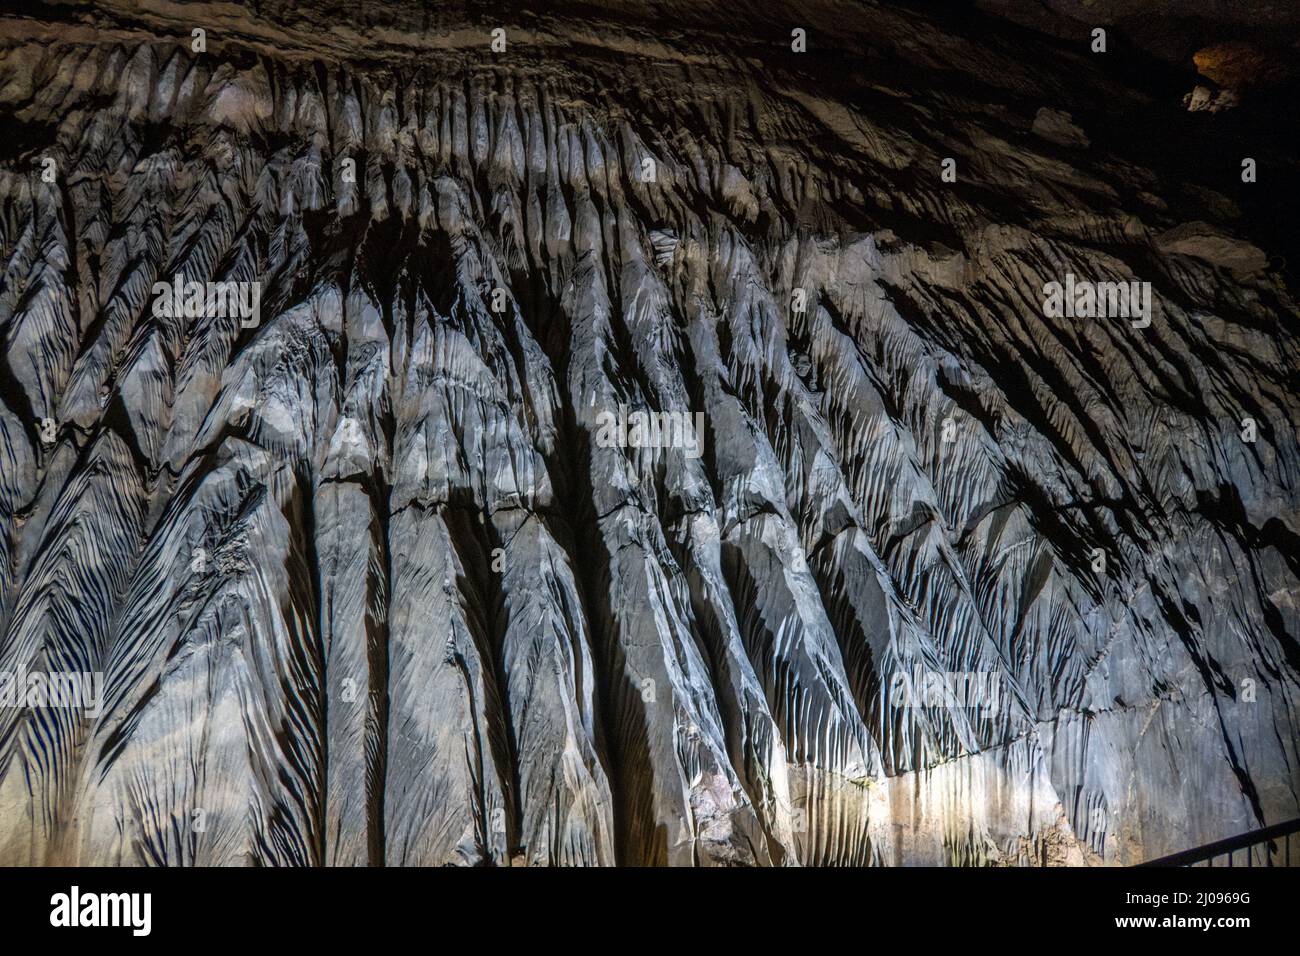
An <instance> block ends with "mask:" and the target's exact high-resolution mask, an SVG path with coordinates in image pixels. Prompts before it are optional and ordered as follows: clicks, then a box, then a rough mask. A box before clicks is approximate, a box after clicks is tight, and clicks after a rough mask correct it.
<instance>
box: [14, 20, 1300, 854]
mask: <svg viewBox="0 0 1300 956" xmlns="http://www.w3.org/2000/svg"><path fill="white" fill-rule="evenodd" d="M354 6H355V8H356V9H352V8H353V7H354ZM633 9H634V7H633V6H632V5H628V6H627V8H626V9H622V10H611V11H607V12H606V13H605V14H599V13H597V12H595V11H594V9H593V12H592V13H591V17H594V18H597V19H589V20H583V19H581V18H579V17H578V16H577V15H572V14H571V15H568V16H564V15H561V14H558V13H557V14H554V15H553V16H551V17H550V18H548V17H546V16H541V15H536V16H532V17H521V18H519V19H518V20H506V21H504V22H501V23H497V22H494V21H492V20H491V14H490V13H483V14H479V13H476V12H474V11H473V10H468V11H466V10H459V11H456V12H455V13H454V14H453V13H447V12H445V11H442V12H432V11H430V10H428V9H424V8H421V7H419V6H418V5H414V4H405V5H403V4H397V5H394V6H385V7H382V8H379V7H376V6H375V5H372V4H369V3H363V4H356V5H351V4H349V5H343V4H333V3H326V2H319V3H311V4H307V5H305V6H304V7H302V8H288V7H285V8H279V7H278V6H276V5H262V6H260V7H258V8H257V9H256V10H254V11H244V12H242V13H241V12H239V10H238V8H235V7H233V6H232V5H228V4H224V5H206V4H164V3H161V2H157V3H155V2H153V0H149V2H144V3H139V4H127V3H104V4H100V5H99V6H98V8H97V9H95V10H93V11H92V10H88V9H82V8H78V9H77V10H76V11H75V12H74V11H71V10H69V9H67V8H59V7H52V8H50V9H49V10H48V11H44V12H38V13H36V14H33V15H32V16H30V17H26V18H20V17H18V16H16V15H15V16H10V17H8V18H7V19H4V20H3V21H0V24H2V25H3V26H2V27H0V36H3V38H4V39H3V45H2V46H0V113H2V114H3V115H4V116H5V117H6V118H5V125H4V130H5V139H4V143H3V145H0V156H2V157H3V166H2V168H0V248H2V249H3V267H4V276H3V283H4V284H3V293H2V295H0V335H3V340H4V344H3V355H2V356H0V672H3V671H9V672H17V671H20V670H26V671H28V672H36V671H49V672H54V671H60V672H77V673H81V672H99V673H102V674H103V680H104V685H103V701H102V708H100V709H101V710H102V712H100V713H98V714H91V713H87V712H85V711H84V710H82V711H78V710H75V709H66V708H65V709H58V708H39V707H27V708H24V707H6V708H0V863H6V864H15V863H77V864H118V863H122V864H161V863H168V864H276V865H279V864H339V865H357V864H388V865H409V864H444V863H455V864H483V863H486V864H499V865H508V864H511V863H515V864H519V863H528V864H614V863H627V864H641V863H653V864H702V865H703V864H765V865H766V864H794V863H802V864H866V863H874V864H902V863H927V862H928V863H963V864H965V863H975V864H1012V865H1014V864H1032V865H1038V864H1042V863H1108V864H1109V863H1131V862H1136V861H1139V860H1142V859H1145V858H1149V857H1152V856H1156V855H1159V854H1161V853H1166V852H1173V851H1175V850H1179V849H1182V848H1184V847H1187V846H1191V845H1195V844H1199V843H1204V842H1208V841H1210V840H1213V839H1217V838H1220V837H1223V836H1226V835H1230V834H1233V833H1236V832H1240V831H1244V830H1248V829H1251V828H1253V827H1255V826H1258V825H1261V823H1264V822H1268V823H1272V822H1276V821H1278V820H1281V819H1285V818H1289V817H1294V816H1296V815H1297V812H1298V811H1297V783H1298V781H1300V772H1298V771H1297V759H1298V757H1300V755H1298V754H1297V743H1296V740H1297V693H1298V691H1300V686H1298V685H1297V674H1298V672H1300V646H1298V645H1297V634H1300V617H1298V616H1297V574H1300V546H1298V542H1297V533H1298V532H1300V524H1298V522H1297V511H1296V501H1297V498H1296V488H1297V480H1298V477H1300V475H1298V472H1297V469H1298V468H1300V461H1298V459H1297V451H1296V449H1297V435H1296V427H1295V421H1296V413H1297V405H1298V404H1300V403H1298V402H1297V399H1296V384H1297V359H1296V355H1297V351H1296V333H1297V329H1298V328H1300V321H1298V320H1300V313H1298V312H1297V309H1296V305H1295V302H1294V301H1293V299H1292V297H1291V295H1290V294H1289V293H1288V291H1287V288H1286V285H1285V281H1284V276H1283V275H1282V274H1280V273H1279V272H1278V271H1276V269H1275V268H1274V267H1273V266H1276V264H1277V262H1276V260H1273V262H1272V264H1271V265H1266V263H1269V259H1268V256H1269V255H1271V254H1272V253H1274V252H1275V251H1276V250H1271V249H1264V250H1262V251H1261V250H1259V249H1256V248H1254V246H1252V245H1250V244H1249V243H1248V242H1247V239H1248V238H1249V237H1248V236H1247V237H1246V238H1242V237H1240V231H1239V230H1240V227H1241V223H1240V221H1237V220H1234V219H1233V216H1232V211H1231V209H1232V206H1233V203H1234V202H1238V203H1239V202H1243V201H1244V200H1242V199H1241V198H1240V197H1232V196H1220V195H1216V194H1214V193H1212V192H1210V191H1209V190H1206V189H1203V188H1199V187H1197V188H1194V187H1191V186H1186V185H1184V184H1183V183H1181V182H1180V181H1179V180H1178V178H1177V177H1176V176H1173V177H1171V176H1170V175H1168V174H1162V172H1161V170H1160V169H1158V168H1155V167H1153V166H1148V165H1145V164H1144V163H1143V162H1142V161H1140V160H1139V159H1137V158H1134V157H1135V156H1137V155H1138V154H1139V153H1141V149H1140V148H1138V147H1135V149H1134V154H1133V156H1126V155H1125V154H1124V153H1123V151H1122V150H1120V149H1119V148H1118V147H1116V146H1115V144H1114V143H1107V144H1106V145H1104V146H1103V145H1096V140H1097V138H1098V136H1102V135H1104V133H1103V132H1102V131H1100V130H1098V129H1096V128H1088V129H1076V127H1074V125H1073V124H1074V123H1079V122H1082V120H1081V119H1080V117H1083V116H1091V115H1096V114H1095V111H1097V110H1100V109H1102V108H1103V107H1104V106H1105V104H1111V105H1112V106H1113V108H1114V109H1115V110H1116V111H1117V112H1119V113H1122V112H1124V110H1126V109H1138V108H1146V105H1147V104H1148V101H1147V100H1146V99H1144V94H1142V93H1140V92H1135V91H1134V90H1132V89H1130V88H1129V87H1128V86H1127V85H1125V84H1123V83H1121V82H1119V81H1117V80H1115V79H1113V78H1111V77H1110V76H1109V75H1108V73H1107V70H1106V68H1105V66H1104V63H1103V62H1102V61H1100V60H1099V59H1097V58H1095V57H1093V56H1091V55H1090V54H1089V52H1088V50H1087V47H1086V45H1083V44H1075V45H1073V46H1071V45H1070V44H1068V43H1065V42H1064V41H1062V42H1061V43H1055V42H1049V41H1046V40H1044V41H1042V44H1041V45H1040V46H1034V45H1031V44H1028V43H1026V42H1025V37H1026V36H1027V34H1024V33H1020V32H1015V31H1013V30H1012V28H1007V27H999V26H997V25H996V24H995V23H992V22H991V21H990V22H987V23H986V22H984V21H967V20H964V19H963V20H956V21H951V22H950V21H945V20H942V19H935V18H934V17H932V16H931V15H930V14H927V13H925V12H921V11H918V10H915V9H910V8H900V7H894V6H888V7H876V6H874V5H871V4H861V5H858V4H853V5H850V4H841V3H825V4H815V5H813V7H811V8H810V9H809V10H808V11H806V12H805V13H801V16H800V18H798V19H797V22H789V21H790V18H791V16H793V15H792V14H788V13H787V14H781V13H779V12H775V13H774V12H773V11H772V10H767V11H764V12H763V14H762V16H759V15H757V14H755V15H754V16H753V17H752V19H751V18H750V15H749V13H747V11H745V10H738V9H734V8H730V7H729V8H727V10H714V9H712V8H707V7H702V6H701V7H695V6H692V7H691V8H690V11H689V12H690V17H688V16H687V12H686V11H684V10H676V9H675V8H667V9H663V10H660V11H658V12H657V13H656V12H654V11H651V12H646V11H644V10H642V11H639V12H638V14H637V16H633V15H632V13H630V12H629V11H631V10H633ZM601 16H607V17H608V22H605V21H603V20H600V19H599V17H601ZM972 22H977V23H979V24H980V28H979V31H978V32H975V33H969V34H968V33H967V32H965V31H967V30H968V29H973V28H971V27H970V26H969V25H970V23H972ZM496 26H504V27H506V28H507V31H508V33H507V36H508V48H507V52H505V53H493V52H492V51H491V50H490V48H489V43H490V35H489V34H490V31H491V30H492V29H493V28H494V27H496ZM795 26H803V27H806V28H807V29H808V30H809V52H808V53H807V54H803V55H802V56H801V55H799V54H795V53H792V52H791V50H790V40H789V31H790V29H791V28H792V27H795ZM194 27H201V28H204V29H206V31H207V44H208V45H207V49H206V50H205V51H204V52H194V51H193V50H192V49H191V40H190V31H191V29H192V28H194ZM1045 107H1046V108H1049V109H1050V110H1054V111H1056V112H1055V113H1053V112H1049V113H1044V114H1042V115H1040V113H1039V111H1040V110H1041V109H1043V108H1045ZM1089 111H1094V112H1092V113H1090V112H1089ZM1057 113H1062V114H1065V113H1068V114H1070V115H1069V116H1062V115H1057ZM1072 117H1073V118H1072ZM1076 132H1077V133H1078V134H1079V135H1075V133H1076ZM1080 136H1082V137H1083V138H1082V139H1081V138H1080ZM1090 143H1091V144H1092V145H1089V144H1090ZM945 157H953V158H955V159H956V161H957V172H958V175H957V181H956V182H955V183H949V182H944V181H943V179H942V178H941V168H942V163H943V159H944V158H945ZM47 158H48V159H53V160H54V164H53V168H54V169H55V170H56V176H55V179H54V181H53V182H46V181H45V180H44V178H43V176H42V172H43V170H44V169H45V168H47V167H46V165H45V164H44V163H43V161H44V160H45V159H47ZM647 159H649V160H651V161H652V163H650V164H647V163H646V162H645V160H647ZM1211 159H1213V161H1215V162H1220V161H1221V162H1224V163H1226V164H1227V166H1228V167H1229V168H1231V169H1236V168H1237V167H1238V166H1239V162H1240V161H1239V158H1237V157H1235V156H1228V157H1226V158H1225V157H1223V156H1221V155H1219V154H1216V153H1213V152H1212V151H1211V153H1210V155H1208V156H1206V157H1204V158H1202V160H1201V161H1202V162H1206V163H1208V162H1210V161H1211ZM347 160H351V161H352V162H353V163H354V164H355V173H356V175H355V182H349V181H348V179H349V178H350V177H349V176H347V175H345V169H351V168H352V167H351V166H350V165H348V164H347V163H345V161H347ZM651 166H652V167H653V174H654V175H653V177H651V176H648V175H647V173H646V170H647V169H650V168H651ZM1294 172H1295V170H1294V168H1291V169H1290V170H1289V171H1288V174H1293V173H1294ZM1271 174H1272V175H1279V176H1280V175H1283V172H1280V171H1278V170H1277V169H1276V167H1274V169H1273V171H1272V173H1271ZM1248 188H1249V187H1248V186H1243V189H1248ZM1180 228H1181V231H1176V230H1178V229H1180ZM1234 237H1235V238H1234ZM1255 241H1256V242H1258V241H1260V240H1258V239H1256V240H1255ZM1066 273H1071V274H1074V275H1076V276H1080V277H1088V278H1089V279H1092V280H1095V281H1130V280H1141V281H1149V282H1151V283H1152V286H1153V297H1154V300H1155V302H1156V312H1155V315H1154V318H1153V321H1152V323H1151V325H1150V327H1148V328H1144V329H1135V328H1133V327H1132V324H1131V323H1130V322H1129V321H1127V320H1125V319H1121V318H1109V319H1071V318H1059V319H1053V318H1048V317H1046V316H1045V315H1044V311H1043V293H1042V289H1043V286H1044V284H1045V283H1047V282H1050V281H1053V280H1061V279H1063V277H1064V275H1065V274H1066ZM176 275H182V276H184V277H185V279H186V280H193V281H197V282H204V283H206V282H222V281H236V282H254V281H256V282H259V283H260V291H261V305H260V321H259V322H258V323H257V324H256V326H255V327H244V326H243V325H242V324H241V322H240V320H239V318H238V317H237V316H211V315H205V316H199V317H194V318H185V317H183V316H182V317H173V316H169V315H161V316H160V315H157V314H156V309H155V305H154V303H155V298H156V297H155V294H154V292H153V287H154V284H155V283H158V282H171V281H172V280H173V277H174V276H176ZM799 289H802V290H805V293H806V309H805V310H803V311H799V310H798V309H796V308H795V307H794V305H793V302H794V300H795V297H796V290H799ZM495 290H504V299H503V300H502V301H503V302H504V308H503V309H502V310H501V311H496V310H494V308H493V306H494V305H497V304H501V302H500V301H494V291H495ZM619 406H625V407H626V408H627V409H629V410H633V411H635V410H641V411H655V412H683V413H688V414H693V413H695V412H699V413H702V415H703V421H704V423H705V433H704V436H703V447H702V449H701V450H702V454H700V455H699V456H698V457H693V456H692V455H690V454H688V450H687V449H683V448H680V447H672V448H654V447H642V448H625V447H617V446H615V447H605V444H607V443H602V442H600V441H598V440H597V434H598V429H599V422H600V421H601V419H600V416H601V414H602V413H603V412H608V411H617V410H618V408H619ZM1244 418H1251V419H1253V420H1254V422H1255V423H1256V428H1257V437H1256V439H1255V441H1254V442H1253V443H1252V442H1248V441H1245V440H1243V437H1242V433H1243V425H1242V420H1243V419H1244ZM51 420H52V421H53V423H54V428H53V432H52V433H51V431H50V430H49V425H48V424H47V423H48V422H49V421H51ZM47 439H49V440H47ZM1098 554H1100V555H1101V556H1102V557H1101V559H1100V560H1101V561H1102V562H1104V566H1103V567H1102V568H1101V569H1100V570H1097V569H1096V567H1095V566H1096V565H1097V563H1098V560H1099V559H1098V558H1097V555H1098ZM935 673H938V674H965V675H970V674H974V675H984V678H983V679H990V680H992V681H993V682H994V685H995V687H996V689H997V691H998V692H997V694H996V695H995V696H996V701H995V705H994V706H988V704H989V700H988V695H987V694H986V695H985V697H984V699H983V703H984V706H969V703H970V702H969V701H963V700H958V699H955V693H954V691H953V689H952V686H951V685H950V684H945V685H944V687H943V689H942V690H941V692H940V694H939V696H938V697H933V696H927V695H926V694H925V693H923V692H922V688H920V687H918V686H917V685H918V684H919V683H922V682H923V681H922V678H923V677H924V675H926V674H935Z"/></svg>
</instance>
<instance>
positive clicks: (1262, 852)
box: [1138, 818, 1300, 866]
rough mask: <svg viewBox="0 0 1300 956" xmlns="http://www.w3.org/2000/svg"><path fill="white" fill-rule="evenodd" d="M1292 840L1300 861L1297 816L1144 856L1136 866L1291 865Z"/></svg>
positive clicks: (1299, 826)
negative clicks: (1187, 847)
mask: <svg viewBox="0 0 1300 956" xmlns="http://www.w3.org/2000/svg"><path fill="white" fill-rule="evenodd" d="M1292 843H1295V845H1296V854H1295V856H1296V864H1297V865H1300V818H1298V819H1295V820H1288V821H1286V822H1285V823H1275V824H1273V826H1271V827H1263V828H1262V829H1259V830H1251V831H1250V832H1249V833H1242V834H1241V835H1239V836H1235V837H1228V839H1226V840H1219V841H1218V842H1216V843H1207V844H1206V845H1205V846H1199V847H1196V848H1194V849H1191V850H1184V851H1183V852H1181V853H1173V854H1171V855H1169V856H1162V857H1160V858H1159V859H1157V860H1147V861H1146V862H1145V863H1139V864H1138V866H1200V865H1204V866H1290V865H1291V844H1292ZM1220 858H1223V859H1222V860H1221V861H1220V862H1218V863H1216V862H1215V861H1216V860H1219V859H1220Z"/></svg>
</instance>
